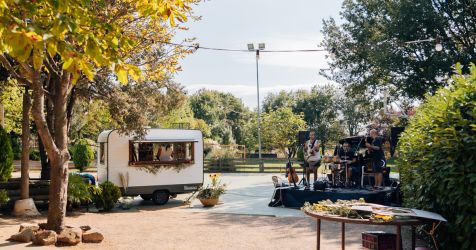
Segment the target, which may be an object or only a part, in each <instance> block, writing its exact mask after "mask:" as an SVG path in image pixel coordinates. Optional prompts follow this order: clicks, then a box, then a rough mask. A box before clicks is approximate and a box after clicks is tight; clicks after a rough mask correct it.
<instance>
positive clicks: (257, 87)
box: [248, 43, 265, 172]
mask: <svg viewBox="0 0 476 250" xmlns="http://www.w3.org/2000/svg"><path fill="white" fill-rule="evenodd" d="M264 48H265V44H264V43H259V44H258V48H257V49H256V50H255V48H254V45H253V44H252V43H249V44H248V50H249V51H256V93H257V100H258V159H259V170H260V172H264V165H263V159H262V158H261V110H260V105H259V67H258V61H259V51H260V50H264Z"/></svg>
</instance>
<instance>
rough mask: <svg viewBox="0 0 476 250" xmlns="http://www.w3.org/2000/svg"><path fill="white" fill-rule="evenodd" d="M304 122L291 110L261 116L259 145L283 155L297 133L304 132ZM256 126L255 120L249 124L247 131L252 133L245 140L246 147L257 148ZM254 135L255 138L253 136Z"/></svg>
mask: <svg viewBox="0 0 476 250" xmlns="http://www.w3.org/2000/svg"><path fill="white" fill-rule="evenodd" d="M305 128H306V122H305V121H304V119H303V115H302V114H294V113H293V112H292V109H291V108H278V109H277V110H274V111H270V112H268V113H263V114H261V144H262V147H263V148H265V149H269V150H271V149H278V150H279V151H280V152H281V153H284V152H285V150H286V148H287V147H288V146H289V145H291V144H292V143H293V142H295V141H296V133H297V131H300V130H304V129H305ZM257 130H258V125H257V123H256V120H253V121H252V122H250V124H249V126H248V127H247V131H250V132H251V131H252V132H251V133H250V134H249V136H250V138H249V139H247V140H246V141H247V144H248V145H247V146H248V147H249V148H251V149H255V148H257V134H258V132H257ZM255 135H256V136H255Z"/></svg>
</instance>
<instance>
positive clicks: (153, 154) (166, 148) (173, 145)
mask: <svg viewBox="0 0 476 250" xmlns="http://www.w3.org/2000/svg"><path fill="white" fill-rule="evenodd" d="M193 147H194V142H192V141H186V142H173V141H171V142H148V141H129V165H144V164H180V163H190V164H191V163H193V162H194V157H193V155H194V154H193V152H194V151H193V149H194V148H193Z"/></svg>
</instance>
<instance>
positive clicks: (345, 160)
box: [337, 142, 359, 183]
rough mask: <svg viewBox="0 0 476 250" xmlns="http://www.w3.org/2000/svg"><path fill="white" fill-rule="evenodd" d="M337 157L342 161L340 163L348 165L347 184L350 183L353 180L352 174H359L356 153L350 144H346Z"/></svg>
mask: <svg viewBox="0 0 476 250" xmlns="http://www.w3.org/2000/svg"><path fill="white" fill-rule="evenodd" d="M337 156H338V157H339V159H340V163H341V164H342V165H343V166H346V165H347V180H346V183H349V182H350V180H352V173H355V174H358V173H359V168H358V166H356V164H355V163H356V162H357V157H356V156H355V152H354V151H352V149H351V148H350V144H349V143H348V142H344V143H343V144H342V148H340V149H339V151H338V152H337Z"/></svg>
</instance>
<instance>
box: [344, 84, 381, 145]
mask: <svg viewBox="0 0 476 250" xmlns="http://www.w3.org/2000/svg"><path fill="white" fill-rule="evenodd" d="M376 102H377V101H376V100H372V97H371V96H369V95H365V94H350V93H343V94H339V95H338V96H337V106H338V108H339V110H340V111H341V112H342V116H343V117H342V118H343V122H344V124H343V125H344V126H345V128H346V134H348V135H349V136H354V135H357V133H358V132H359V131H360V129H361V128H362V127H363V126H364V125H366V124H367V123H368V122H369V121H371V120H372V115H374V113H375V110H377V104H376Z"/></svg>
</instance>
